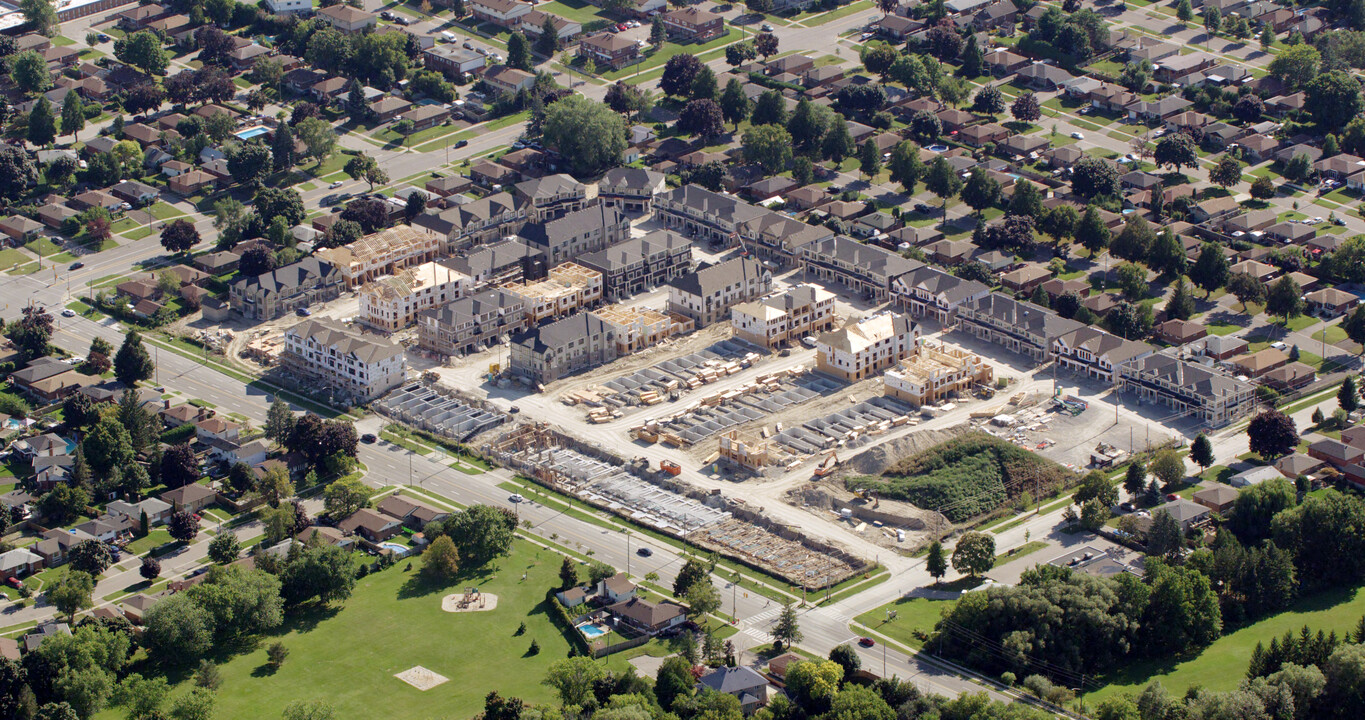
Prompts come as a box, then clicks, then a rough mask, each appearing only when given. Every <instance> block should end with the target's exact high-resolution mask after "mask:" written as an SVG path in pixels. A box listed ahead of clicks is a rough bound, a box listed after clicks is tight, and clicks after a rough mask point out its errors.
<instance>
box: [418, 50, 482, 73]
mask: <svg viewBox="0 0 1365 720" xmlns="http://www.w3.org/2000/svg"><path fill="white" fill-rule="evenodd" d="M422 63H423V64H424V65H425V66H426V68H427V69H428V70H436V71H438V72H445V73H450V74H451V75H461V74H464V73H472V72H475V71H476V70H478V69H479V68H482V67H484V66H485V65H487V63H488V58H487V57H486V56H484V55H480V54H479V53H476V52H474V51H473V50H466V49H464V48H462V47H459V46H457V45H433V46H432V47H429V48H427V49H426V50H423V51H422Z"/></svg>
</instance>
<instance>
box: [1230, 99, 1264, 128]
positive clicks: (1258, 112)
mask: <svg viewBox="0 0 1365 720" xmlns="http://www.w3.org/2000/svg"><path fill="white" fill-rule="evenodd" d="M1264 114H1265V102H1263V101H1262V100H1261V98H1260V96H1258V95H1254V94H1250V93H1249V94H1246V95H1243V96H1241V97H1239V98H1237V102H1235V103H1233V105H1232V115H1233V117H1235V118H1237V119H1238V120H1241V121H1242V122H1245V123H1254V122H1257V121H1258V120H1260V119H1261V116H1262V115H1264Z"/></svg>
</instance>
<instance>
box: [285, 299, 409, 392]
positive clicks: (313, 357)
mask: <svg viewBox="0 0 1365 720" xmlns="http://www.w3.org/2000/svg"><path fill="white" fill-rule="evenodd" d="M280 366H281V367H283V368H285V369H286V370H289V371H291V372H294V373H296V374H298V375H299V376H302V377H307V378H311V379H313V380H317V381H319V382H321V383H323V384H324V385H326V386H328V387H330V388H332V389H333V390H336V391H340V392H342V393H344V394H347V395H350V396H352V397H354V398H356V399H358V400H359V401H361V402H368V401H370V400H373V399H374V398H377V397H379V396H380V395H383V394H384V393H386V392H388V391H389V390H391V389H393V388H395V387H397V386H398V385H399V384H401V383H402V382H403V377H404V355H403V346H401V345H399V344H398V343H395V342H393V341H392V340H389V339H386V338H380V337H377V336H373V335H364V334H362V333H361V332H360V331H359V330H357V329H355V328H352V327H348V326H346V325H343V324H342V323H341V322H339V321H337V320H334V319H331V318H322V317H320V318H310V319H307V320H304V321H303V322H301V323H299V324H298V325H295V326H293V327H291V328H289V329H288V330H285V332H284V349H283V350H282V351H281V352H280Z"/></svg>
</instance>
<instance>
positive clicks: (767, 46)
mask: <svg viewBox="0 0 1365 720" xmlns="http://www.w3.org/2000/svg"><path fill="white" fill-rule="evenodd" d="M777 45H778V40H777V36H776V35H774V34H772V33H770V32H764V33H759V34H757V35H755V36H754V49H755V50H757V51H758V54H759V55H762V56H763V60H764V61H767V59H768V58H769V57H771V56H773V55H776V54H777Z"/></svg>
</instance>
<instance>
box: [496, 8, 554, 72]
mask: <svg viewBox="0 0 1365 720" xmlns="http://www.w3.org/2000/svg"><path fill="white" fill-rule="evenodd" d="M557 49H559V28H557V27H555V24H554V20H553V18H549V17H547V18H545V22H543V23H541V25H540V37H538V38H536V42H535V51H536V54H537V55H540V56H541V57H545V58H548V57H550V56H552V55H554V54H555V50H557ZM508 57H509V61H510V57H511V45H509V46H508Z"/></svg>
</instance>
